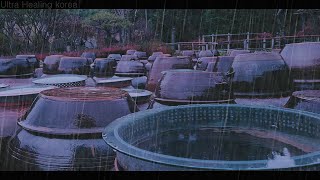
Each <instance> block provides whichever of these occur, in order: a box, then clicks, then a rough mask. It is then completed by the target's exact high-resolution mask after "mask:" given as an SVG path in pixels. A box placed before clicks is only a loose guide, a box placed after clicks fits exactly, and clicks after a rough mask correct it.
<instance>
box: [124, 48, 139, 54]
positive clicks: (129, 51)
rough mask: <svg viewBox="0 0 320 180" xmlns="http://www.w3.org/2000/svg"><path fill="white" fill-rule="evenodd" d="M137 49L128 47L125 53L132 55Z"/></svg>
mask: <svg viewBox="0 0 320 180" xmlns="http://www.w3.org/2000/svg"><path fill="white" fill-rule="evenodd" d="M136 51H137V50H134V49H129V50H127V52H126V55H133V54H134V53H135V52H136Z"/></svg>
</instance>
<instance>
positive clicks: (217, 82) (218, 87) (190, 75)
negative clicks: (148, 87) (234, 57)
mask: <svg viewBox="0 0 320 180" xmlns="http://www.w3.org/2000/svg"><path fill="white" fill-rule="evenodd" d="M155 100H156V101H157V102H159V103H161V104H164V105H180V104H194V103H197V104H205V103H234V99H233V92H232V89H231V87H230V85H229V84H228V80H227V78H225V76H224V75H223V74H222V73H213V72H204V71H196V70H169V71H164V72H163V77H162V78H161V80H160V81H159V85H158V86H157V89H156V92H155Z"/></svg>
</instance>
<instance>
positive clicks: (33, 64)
mask: <svg viewBox="0 0 320 180" xmlns="http://www.w3.org/2000/svg"><path fill="white" fill-rule="evenodd" d="M16 58H18V59H24V58H26V59H27V61H28V62H29V64H30V66H31V67H32V68H33V69H36V68H39V67H40V62H39V60H38V59H37V58H36V56H35V55H17V56H16Z"/></svg>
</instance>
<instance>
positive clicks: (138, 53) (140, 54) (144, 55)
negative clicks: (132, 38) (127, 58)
mask: <svg viewBox="0 0 320 180" xmlns="http://www.w3.org/2000/svg"><path fill="white" fill-rule="evenodd" d="M133 55H135V56H137V58H138V59H140V60H142V59H147V58H148V57H147V53H146V52H142V51H136V52H134V54H133Z"/></svg>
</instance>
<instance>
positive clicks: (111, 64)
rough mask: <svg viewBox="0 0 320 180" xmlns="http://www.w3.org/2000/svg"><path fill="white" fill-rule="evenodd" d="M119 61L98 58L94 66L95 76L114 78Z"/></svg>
mask: <svg viewBox="0 0 320 180" xmlns="http://www.w3.org/2000/svg"><path fill="white" fill-rule="evenodd" d="M116 66H117V61H116V60H115V59H110V58H97V59H95V60H94V64H93V75H94V76H95V77H112V76H113V75H114V73H115V68H116Z"/></svg>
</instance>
